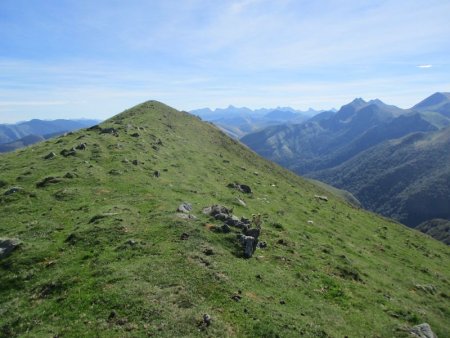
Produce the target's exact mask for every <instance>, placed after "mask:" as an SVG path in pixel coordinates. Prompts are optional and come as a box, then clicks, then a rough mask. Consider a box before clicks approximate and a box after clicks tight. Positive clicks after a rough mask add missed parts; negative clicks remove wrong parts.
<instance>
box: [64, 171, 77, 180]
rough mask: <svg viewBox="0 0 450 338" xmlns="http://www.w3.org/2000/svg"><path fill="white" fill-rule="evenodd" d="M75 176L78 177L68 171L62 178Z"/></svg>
mask: <svg viewBox="0 0 450 338" xmlns="http://www.w3.org/2000/svg"><path fill="white" fill-rule="evenodd" d="M75 177H78V175H77V174H74V173H71V172H68V173H66V174H65V175H64V178H68V179H72V178H75Z"/></svg>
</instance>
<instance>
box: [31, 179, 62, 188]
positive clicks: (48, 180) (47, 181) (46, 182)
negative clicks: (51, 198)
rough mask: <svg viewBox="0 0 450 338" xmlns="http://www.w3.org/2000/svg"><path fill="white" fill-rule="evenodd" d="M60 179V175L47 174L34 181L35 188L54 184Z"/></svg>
mask: <svg viewBox="0 0 450 338" xmlns="http://www.w3.org/2000/svg"><path fill="white" fill-rule="evenodd" d="M61 181H62V179H61V178H60V177H53V176H48V177H45V178H44V179H43V180H42V181H40V182H38V183H36V187H37V188H44V187H46V186H47V185H49V184H55V183H59V182H61Z"/></svg>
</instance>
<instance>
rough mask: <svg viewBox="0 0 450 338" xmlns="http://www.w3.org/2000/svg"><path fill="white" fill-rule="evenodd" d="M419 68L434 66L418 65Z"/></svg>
mask: <svg viewBox="0 0 450 338" xmlns="http://www.w3.org/2000/svg"><path fill="white" fill-rule="evenodd" d="M416 67H417V68H431V67H433V65H417V66H416Z"/></svg>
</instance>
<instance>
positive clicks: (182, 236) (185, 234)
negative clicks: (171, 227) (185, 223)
mask: <svg viewBox="0 0 450 338" xmlns="http://www.w3.org/2000/svg"><path fill="white" fill-rule="evenodd" d="M180 239H181V240H182V241H186V240H187V239H189V234H188V233H187V232H183V233H182V234H181V236H180Z"/></svg>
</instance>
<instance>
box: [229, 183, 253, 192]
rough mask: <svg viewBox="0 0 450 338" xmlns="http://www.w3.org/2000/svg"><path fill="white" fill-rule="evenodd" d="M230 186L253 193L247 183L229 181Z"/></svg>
mask: <svg viewBox="0 0 450 338" xmlns="http://www.w3.org/2000/svg"><path fill="white" fill-rule="evenodd" d="M227 187H228V188H233V189H237V190H239V191H240V192H243V193H244V194H251V193H252V189H251V188H250V187H249V186H248V185H246V184H239V183H229V184H228V185H227Z"/></svg>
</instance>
